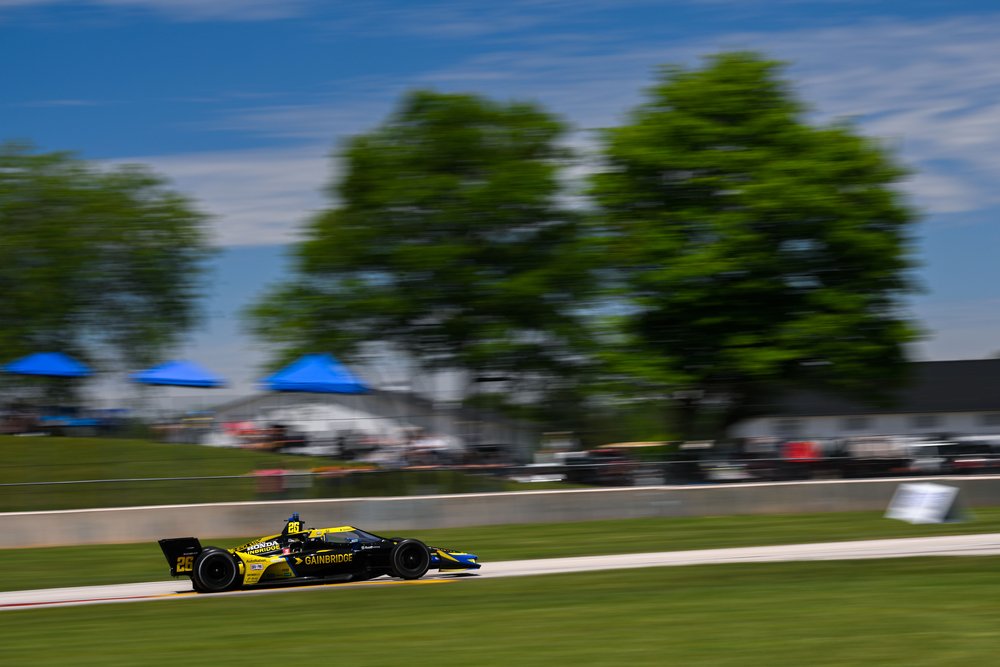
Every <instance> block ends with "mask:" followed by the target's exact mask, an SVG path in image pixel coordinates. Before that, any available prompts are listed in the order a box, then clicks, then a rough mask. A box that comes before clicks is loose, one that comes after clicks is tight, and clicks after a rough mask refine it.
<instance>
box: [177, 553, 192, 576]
mask: <svg viewBox="0 0 1000 667" xmlns="http://www.w3.org/2000/svg"><path fill="white" fill-rule="evenodd" d="M174 570H176V571H177V572H191V571H193V570H194V556H178V557H177V566H176V567H175V568H174Z"/></svg>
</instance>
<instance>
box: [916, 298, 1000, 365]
mask: <svg viewBox="0 0 1000 667" xmlns="http://www.w3.org/2000/svg"><path fill="white" fill-rule="evenodd" d="M915 310H916V314H917V316H918V318H919V321H920V324H921V326H923V327H924V329H925V333H927V335H928V336H927V338H926V339H925V340H923V341H921V342H920V343H917V344H916V345H914V346H913V347H914V352H915V356H916V357H917V358H920V359H982V358H984V357H992V356H994V355H997V354H998V353H1000V299H997V298H983V299H968V300H964V301H948V302H945V301H934V300H920V301H918V303H917V305H916V308H915Z"/></svg>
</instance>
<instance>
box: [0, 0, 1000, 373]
mask: <svg viewBox="0 0 1000 667" xmlns="http://www.w3.org/2000/svg"><path fill="white" fill-rule="evenodd" d="M733 48H739V49H756V50H760V51H763V52H765V53H767V54H769V55H771V56H773V57H775V58H778V59H781V60H785V61H787V62H788V63H789V64H790V66H789V69H788V76H789V77H790V78H791V79H792V80H793V82H794V83H795V86H796V90H797V92H798V94H799V95H800V97H801V98H802V99H803V100H804V101H805V102H806V103H807V104H808V105H809V106H810V107H811V108H812V109H813V111H812V114H813V117H814V118H815V119H816V120H820V121H826V120H830V119H833V118H850V119H852V120H853V121H854V122H855V123H856V124H857V125H858V126H859V128H860V129H861V130H862V131H864V132H866V133H868V134H870V135H874V136H879V137H882V138H883V139H885V140H886V141H887V142H888V144H889V145H890V146H892V147H893V148H894V149H895V150H896V151H897V153H898V155H899V157H900V158H901V159H902V161H904V162H905V163H906V164H908V165H910V166H911V167H912V168H913V169H914V170H915V175H914V176H913V177H912V178H911V179H910V180H909V181H908V182H907V183H906V184H905V189H906V191H907V192H908V193H909V195H910V196H911V198H912V200H913V202H914V203H915V204H916V205H917V206H918V207H919V208H920V209H921V210H922V211H923V216H924V217H923V220H922V222H921V224H920V229H919V258H920V261H921V263H922V267H921V269H920V271H919V279H920V281H921V283H922V284H923V286H924V288H925V292H924V293H923V294H922V295H920V296H919V297H917V298H916V299H914V304H913V312H914V315H915V316H916V317H917V318H918V319H919V321H920V322H921V323H922V324H923V326H924V327H925V329H926V330H927V333H928V338H927V340H926V341H924V342H923V343H921V344H920V345H919V346H918V347H917V348H916V349H915V350H914V355H915V356H916V357H918V358H924V359H955V358H975V357H982V356H988V355H992V354H993V353H994V352H996V351H998V350H1000V280H998V278H1000V270H998V268H997V262H996V261H995V259H994V255H995V253H996V250H995V249H996V248H998V247H1000V225H997V224H996V223H995V222H994V219H995V218H996V216H997V214H998V213H1000V188H997V187H996V185H995V184H996V183H998V182H1000V67H997V63H998V62H1000V6H997V5H996V3H994V2H977V1H973V0H966V1H962V0H953V1H951V2H946V1H937V0H909V1H907V2H896V1H888V2H877V1H873V0H676V1H665V0H664V1H656V0H507V1H506V2H504V3H485V2H471V1H458V0H456V1H448V2H444V1H440V2H429V1H423V0H415V1H413V2H402V1H399V2H393V1H389V0H372V1H368V2H341V1H339V0H328V1H319V0H90V1H77V2H54V1H49V0H0V82H2V84H3V95H2V96H0V140H6V139H26V140H30V141H32V142H34V143H35V144H37V145H38V146H39V147H41V148H42V149H46V150H73V151H77V152H78V153H79V154H80V155H81V156H83V157H85V158H88V159H94V160H100V161H106V162H109V163H113V162H142V163H146V164H148V165H150V166H152V167H153V168H154V169H155V170H156V171H158V172H160V173H161V174H163V175H165V176H167V177H168V178H170V179H171V180H172V182H173V184H174V187H175V188H177V189H179V190H181V191H183V192H185V193H187V194H188V195H190V196H191V197H193V198H195V199H196V200H197V201H198V202H199V204H200V206H201V207H202V208H203V209H204V210H206V211H207V212H209V213H211V214H212V215H213V223H212V224H213V230H214V237H215V240H216V242H217V243H218V244H219V245H220V246H221V247H222V248H224V251H223V252H222V253H221V254H220V257H219V260H218V262H217V264H216V266H215V267H214V270H213V274H212V282H211V285H210V288H209V293H208V295H207V298H206V302H205V312H206V319H205V322H204V323H203V324H202V326H200V327H199V329H198V330H197V331H196V332H194V334H193V335H192V337H191V339H190V340H189V342H188V343H187V345H186V346H185V348H184V349H183V350H182V351H181V354H182V355H183V356H186V357H188V358H191V359H194V360H197V361H199V362H202V363H203V364H205V365H207V366H209V367H210V368H213V369H215V370H217V371H218V372H220V373H222V374H224V375H226V376H227V377H229V378H231V379H232V380H233V381H234V384H235V389H236V390H237V391H242V390H245V389H248V388H250V387H251V386H252V381H253V379H254V378H256V377H257V376H258V375H259V373H258V369H259V365H260V364H261V362H262V360H263V354H264V350H261V349H258V348H255V347H254V346H253V344H252V341H251V339H250V338H249V337H248V336H246V335H245V334H244V333H243V332H242V331H241V328H240V323H239V321H238V319H237V317H236V313H237V311H238V310H239V308H240V307H242V306H243V305H245V304H246V303H247V302H248V301H249V300H250V299H251V298H253V296H255V295H256V294H258V293H259V291H260V290H261V289H262V288H263V287H264V286H265V285H266V284H267V283H269V282H272V281H274V280H276V279H278V278H280V276H281V275H282V272H283V270H284V269H285V264H286V263H285V260H284V255H285V248H286V246H287V244H289V243H291V242H294V240H295V239H296V234H297V230H298V229H299V228H300V226H301V224H302V222H303V220H304V219H306V218H307V217H308V215H309V213H310V211H313V210H316V209H317V208H319V207H321V206H323V205H324V202H325V200H324V198H323V196H322V194H321V188H322V187H323V186H324V185H325V184H326V183H328V182H329V180H330V179H331V178H334V177H335V176H336V173H337V169H338V166H337V164H336V162H335V161H334V160H331V159H330V156H331V154H333V153H335V151H336V148H337V146H338V142H339V141H340V140H341V139H342V138H343V137H345V136H348V135H350V134H352V133H356V132H359V131H363V130H366V129H368V128H371V127H372V126H373V125H375V124H376V123H378V122H379V121H380V120H381V119H383V118H384V117H385V116H386V114H387V113H389V111H390V110H391V108H392V106H393V103H394V102H395V101H396V100H397V99H398V97H399V95H400V94H402V93H403V92H405V91H407V90H410V89H413V88H435V89H438V90H447V91H475V92H479V93H483V94H487V95H491V96H495V97H499V98H518V99H530V100H535V101H538V102H541V103H542V104H544V105H545V106H547V107H548V108H550V109H551V110H552V111H554V112H556V113H558V114H561V115H562V116H563V117H564V118H565V119H566V120H567V121H568V122H569V123H570V124H571V125H572V126H573V127H574V128H576V132H575V133H574V135H573V137H572V139H571V140H572V142H573V143H574V145H576V146H577V147H579V148H581V149H584V150H586V149H587V148H588V147H590V146H592V145H593V132H592V130H594V129H595V128H600V127H606V126H609V125H613V124H615V123H617V122H619V121H620V120H621V119H622V118H623V114H624V113H625V112H626V111H627V110H628V109H629V108H631V107H632V106H634V105H635V104H636V103H637V102H638V101H640V99H641V95H642V90H643V88H644V87H645V86H648V85H649V84H650V83H651V81H652V74H653V72H654V71H655V68H656V67H657V66H658V65H660V64H664V63H687V64H690V63H694V62H696V60H697V58H698V57H699V56H701V55H705V54H709V53H712V52H716V51H719V50H722V49H733Z"/></svg>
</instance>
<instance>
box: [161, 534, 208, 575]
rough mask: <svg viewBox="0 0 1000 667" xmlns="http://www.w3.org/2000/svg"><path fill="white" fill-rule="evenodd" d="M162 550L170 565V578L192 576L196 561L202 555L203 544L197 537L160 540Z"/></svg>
mask: <svg viewBox="0 0 1000 667" xmlns="http://www.w3.org/2000/svg"><path fill="white" fill-rule="evenodd" d="M160 549H161V550H162V551H163V555H164V557H166V559H167V563H169V564H170V576H172V577H177V576H181V575H184V576H191V572H193V571H194V559H195V558H197V557H198V554H200V553H201V542H199V541H198V538H197V537H171V538H167V539H165V540H160Z"/></svg>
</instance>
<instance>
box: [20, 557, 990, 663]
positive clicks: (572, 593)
mask: <svg viewBox="0 0 1000 667" xmlns="http://www.w3.org/2000/svg"><path fill="white" fill-rule="evenodd" d="M997 565H998V559H996V558H984V557H976V558H972V557H965V558H913V559H898V560H884V561H842V562H809V563H767V564H742V565H723V566H690V567H678V568H654V569H647V570H642V571H636V570H627V571H611V572H600V573H587V574H571V575H553V576H545V577H522V578H512V579H493V580H479V581H468V580H466V581H460V582H457V583H450V584H437V585H426V586H405V585H404V586H370V587H365V588H354V589H350V588H342V589H337V588H336V587H322V588H317V589H312V590H308V591H297V592H282V593H275V594H267V595H261V596H241V597H236V596H233V597H228V598H227V597H216V598H197V597H192V598H191V599H186V600H179V601H157V602H143V603H131V604H123V605H100V606H94V607H86V608H62V609H48V610H23V611H14V612H4V613H3V625H4V635H5V639H4V651H3V654H4V658H5V661H6V662H9V663H10V664H30V665H63V664H73V665H133V664H137V663H139V662H141V663H142V664H143V665H146V666H148V667H155V666H157V665H170V666H171V667H173V666H175V665H178V664H200V665H246V664H271V663H279V664H303V663H306V664H325V663H326V662H338V663H339V662H345V663H349V664H351V665H361V666H364V665H378V666H383V665H415V666H418V665H440V664H442V663H446V664H463V665H476V666H477V667H490V666H492V665H505V666H506V665H521V666H531V665H546V666H549V667H551V666H554V665H613V666H618V665H629V666H641V665H713V666H727V665H739V666H746V665H796V666H798V665H810V666H814V665H908V666H922V665H973V664H981V665H989V664H995V661H996V648H997V646H998V645H1000V624H998V622H997V621H998V620H1000V612H998V606H997V599H998V598H1000V569H998V567H997Z"/></svg>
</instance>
